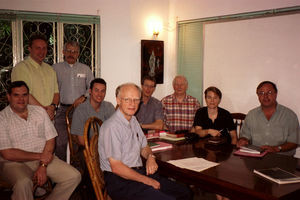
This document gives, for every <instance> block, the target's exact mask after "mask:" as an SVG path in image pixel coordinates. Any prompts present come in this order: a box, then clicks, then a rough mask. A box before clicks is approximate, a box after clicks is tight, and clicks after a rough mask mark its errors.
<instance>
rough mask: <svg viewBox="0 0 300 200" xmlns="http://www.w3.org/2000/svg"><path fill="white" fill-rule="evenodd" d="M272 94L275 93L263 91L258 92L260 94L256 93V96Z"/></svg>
mask: <svg viewBox="0 0 300 200" xmlns="http://www.w3.org/2000/svg"><path fill="white" fill-rule="evenodd" d="M272 94H275V92H273V91H271V90H269V91H268V92H265V91H260V92H257V95H258V96H264V95H268V96H269V95H272Z"/></svg>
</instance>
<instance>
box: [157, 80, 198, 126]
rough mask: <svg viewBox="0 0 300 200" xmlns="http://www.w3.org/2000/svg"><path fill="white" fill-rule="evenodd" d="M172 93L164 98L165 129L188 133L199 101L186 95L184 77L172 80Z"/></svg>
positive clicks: (186, 86)
mask: <svg viewBox="0 0 300 200" xmlns="http://www.w3.org/2000/svg"><path fill="white" fill-rule="evenodd" d="M173 88H174V93H173V94H171V95H168V96H166V97H164V98H163V99H162V100H161V102H162V105H163V114H164V124H165V126H166V127H165V128H167V129H169V130H170V131H172V132H175V131H178V130H188V131H190V130H191V129H192V126H193V122H194V117H195V113H196V111H197V110H198V109H199V108H200V103H199V101H198V100H197V99H196V98H195V97H192V96H190V95H187V94H186V90H187V88H188V81H187V80H186V78H185V77H184V76H176V77H175V78H174V80H173Z"/></svg>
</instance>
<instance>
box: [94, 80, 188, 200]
mask: <svg viewBox="0 0 300 200" xmlns="http://www.w3.org/2000/svg"><path fill="white" fill-rule="evenodd" d="M116 96H117V103H118V105H119V109H118V110H117V111H116V112H115V113H114V114H113V115H112V116H111V118H109V119H108V120H106V121H105V122H104V123H103V124H102V126H101V129H100V136H99V144H98V146H99V147H98V150H99V154H100V164H101V169H102V170H103V171H104V180H105V184H106V188H107V192H108V194H109V196H110V197H111V198H112V199H131V200H135V199H136V200H140V199H144V200H148V199H149V200H150V199H156V200H160V199H161V200H162V199H164V200H169V199H170V200H171V199H184V200H188V199H190V198H191V196H190V193H189V191H188V189H187V188H185V187H183V186H182V187H181V186H180V185H177V184H176V183H175V182H172V181H170V180H168V179H165V178H162V177H160V176H159V175H158V173H156V171H157V169H158V166H157V163H156V161H155V156H154V155H153V153H152V151H151V149H150V147H149V146H148V145H147V139H146V137H145V135H144V133H143V131H142V129H141V127H140V125H139V123H138V121H137V120H136V118H135V117H134V114H135V112H136V111H137V109H138V105H139V103H140V98H141V92H140V89H139V87H138V86H136V85H135V84H132V83H127V84H123V85H121V86H119V87H118V88H117V91H116ZM141 156H143V157H144V158H145V159H146V167H142V166H143V163H142V159H141Z"/></svg>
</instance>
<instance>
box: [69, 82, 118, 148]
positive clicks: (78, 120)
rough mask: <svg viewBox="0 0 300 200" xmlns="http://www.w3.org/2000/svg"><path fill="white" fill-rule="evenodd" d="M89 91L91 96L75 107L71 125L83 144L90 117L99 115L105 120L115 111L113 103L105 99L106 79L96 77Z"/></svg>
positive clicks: (72, 130)
mask: <svg viewBox="0 0 300 200" xmlns="http://www.w3.org/2000/svg"><path fill="white" fill-rule="evenodd" d="M89 93H90V97H89V98H88V99H87V100H86V101H85V102H84V103H82V104H80V105H79V106H78V107H77V108H76V109H75V111H74V114H73V120H72V125H71V133H72V134H75V135H77V136H78V140H79V143H80V144H81V145H84V139H83V131H84V125H85V122H86V121H87V120H88V119H89V118H90V117H98V118H99V119H101V120H102V121H103V122H104V121H105V120H107V119H108V118H109V117H110V116H111V115H112V114H113V113H114V112H115V108H114V106H113V105H112V103H110V102H107V101H104V98H105V95H106V82H105V80H103V79H102V78H96V79H94V80H93V81H92V82H91V84H90V89H89Z"/></svg>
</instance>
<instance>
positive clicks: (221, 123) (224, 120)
mask: <svg viewBox="0 0 300 200" xmlns="http://www.w3.org/2000/svg"><path fill="white" fill-rule="evenodd" d="M204 95H205V102H206V105H207V106H206V107H202V108H200V109H198V110H197V112H196V115H195V118H194V125H193V131H194V132H195V133H197V134H198V135H199V136H200V137H223V138H226V141H227V142H228V143H231V144H236V142H237V134H236V126H235V124H234V122H233V119H232V117H231V115H230V113H229V112H228V111H227V110H225V109H223V108H220V107H219V104H220V102H221V98H222V93H221V91H220V90H219V89H218V88H216V87H209V88H207V89H206V90H205V92H204Z"/></svg>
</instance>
